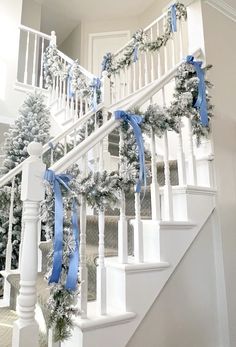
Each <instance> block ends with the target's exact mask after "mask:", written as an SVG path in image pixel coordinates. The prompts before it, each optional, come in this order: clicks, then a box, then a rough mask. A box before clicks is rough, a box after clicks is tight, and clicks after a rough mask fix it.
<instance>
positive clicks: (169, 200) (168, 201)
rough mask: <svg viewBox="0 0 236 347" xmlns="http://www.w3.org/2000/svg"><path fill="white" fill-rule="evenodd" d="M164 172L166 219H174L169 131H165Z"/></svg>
mask: <svg viewBox="0 0 236 347" xmlns="http://www.w3.org/2000/svg"><path fill="white" fill-rule="evenodd" d="M163 139H164V172H165V186H164V219H165V220H167V221H173V197H172V187H171V184H170V165H169V146H168V136H167V131H165V133H164V137H163Z"/></svg>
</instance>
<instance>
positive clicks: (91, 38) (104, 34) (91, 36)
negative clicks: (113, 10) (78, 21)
mask: <svg viewBox="0 0 236 347" xmlns="http://www.w3.org/2000/svg"><path fill="white" fill-rule="evenodd" d="M114 36H118V37H119V36H127V43H128V41H129V40H130V31H129V30H120V31H106V32H102V33H96V34H89V45H88V70H89V71H92V67H93V66H92V65H93V61H92V57H93V41H94V39H97V38H100V37H101V38H102V37H114ZM120 48H121V47H120Z"/></svg>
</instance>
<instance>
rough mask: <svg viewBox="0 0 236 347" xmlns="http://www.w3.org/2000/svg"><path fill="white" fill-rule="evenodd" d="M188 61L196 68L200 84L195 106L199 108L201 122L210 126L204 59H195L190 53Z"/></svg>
mask: <svg viewBox="0 0 236 347" xmlns="http://www.w3.org/2000/svg"><path fill="white" fill-rule="evenodd" d="M186 62H187V63H189V64H192V65H193V66H194V68H195V70H196V73H197V77H198V79H199V84H198V97H197V101H196V102H195V104H194V107H195V108H196V109H197V110H199V113H200V118H201V123H202V125H203V126H208V115H207V100H206V83H205V73H204V70H203V69H202V61H195V60H194V57H193V56H192V55H188V56H187V58H186Z"/></svg>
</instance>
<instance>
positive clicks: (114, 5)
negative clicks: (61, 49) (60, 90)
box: [35, 0, 158, 43]
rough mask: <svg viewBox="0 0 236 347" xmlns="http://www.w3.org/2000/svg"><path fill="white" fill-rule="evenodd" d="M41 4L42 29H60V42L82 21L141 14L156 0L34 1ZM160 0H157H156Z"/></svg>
mask: <svg viewBox="0 0 236 347" xmlns="http://www.w3.org/2000/svg"><path fill="white" fill-rule="evenodd" d="M35 1H36V2H37V3H40V4H41V5H42V22H41V30H42V31H43V32H45V33H50V32H51V31H52V30H55V31H56V32H57V36H58V41H59V43H61V42H63V40H64V39H65V38H66V37H67V36H68V35H69V33H70V32H71V31H72V30H73V29H74V28H75V27H76V26H77V24H78V23H79V22H80V21H81V20H88V21H94V20H104V19H107V18H109V19H117V18H121V17H123V18H124V17H133V16H138V15H140V14H141V13H142V12H143V11H145V9H146V8H148V7H149V6H150V5H151V4H152V3H153V2H154V1H155V0H115V1H114V0H69V1H68V0H35ZM156 1H158V0H156Z"/></svg>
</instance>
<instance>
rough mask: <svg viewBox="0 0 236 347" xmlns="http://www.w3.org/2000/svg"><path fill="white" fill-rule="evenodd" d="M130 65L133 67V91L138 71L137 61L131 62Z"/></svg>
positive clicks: (135, 87) (135, 86) (135, 88)
mask: <svg viewBox="0 0 236 347" xmlns="http://www.w3.org/2000/svg"><path fill="white" fill-rule="evenodd" d="M132 67H133V91H134V92H135V91H136V90H137V79H138V77H137V76H138V72H137V69H138V63H137V62H136V63H133V64H132Z"/></svg>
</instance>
